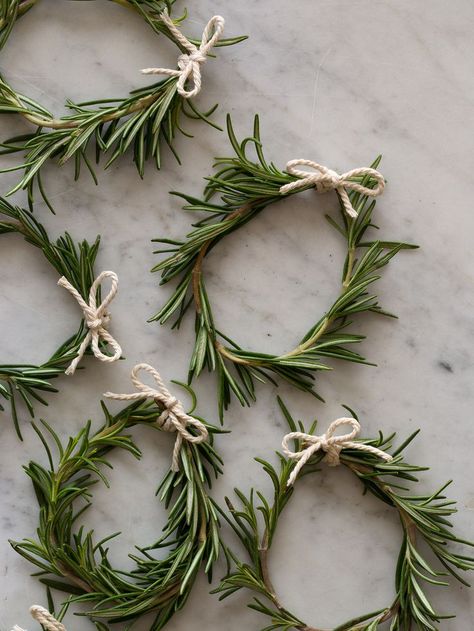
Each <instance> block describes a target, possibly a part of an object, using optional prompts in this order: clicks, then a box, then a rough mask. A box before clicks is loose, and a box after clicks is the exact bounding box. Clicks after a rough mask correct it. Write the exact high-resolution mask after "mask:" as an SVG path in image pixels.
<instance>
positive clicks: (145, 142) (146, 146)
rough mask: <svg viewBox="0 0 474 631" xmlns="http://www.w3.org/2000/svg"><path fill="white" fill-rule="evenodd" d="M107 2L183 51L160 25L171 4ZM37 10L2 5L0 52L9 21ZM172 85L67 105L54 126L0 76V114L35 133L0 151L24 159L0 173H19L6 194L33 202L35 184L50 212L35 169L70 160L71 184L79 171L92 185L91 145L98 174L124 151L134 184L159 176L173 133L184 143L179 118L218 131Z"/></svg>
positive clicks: (16, 1)
mask: <svg viewBox="0 0 474 631" xmlns="http://www.w3.org/2000/svg"><path fill="white" fill-rule="evenodd" d="M77 1H80V0H77ZM110 1H111V2H116V3H118V4H120V5H121V6H124V7H126V8H128V9H131V10H133V11H134V12H136V13H138V14H139V15H140V16H142V17H143V18H144V20H145V21H146V22H147V24H148V25H149V26H150V27H151V28H152V30H153V31H154V32H155V33H156V34H157V35H160V34H164V35H165V36H166V37H168V38H169V39H171V40H172V41H173V42H174V43H175V44H176V46H177V48H178V51H181V52H183V51H182V46H181V45H180V43H179V42H177V41H175V39H174V37H173V35H172V33H170V31H169V29H168V28H167V26H166V24H165V23H164V22H163V21H162V20H161V17H160V16H161V15H162V14H163V12H169V11H170V10H171V8H172V5H173V4H174V2H175V0H110ZM36 2H37V0H27V1H26V2H22V1H21V0H5V2H3V3H2V6H1V7H0V48H1V47H3V46H4V45H5V43H6V41H7V39H8V37H9V35H10V32H11V30H12V28H13V25H14V23H15V21H16V20H17V19H18V18H19V17H21V16H22V15H24V14H25V13H26V12H27V11H28V10H29V9H30V8H32V7H33V6H34V4H36ZM184 17H185V16H182V17H180V18H178V19H177V20H175V23H176V24H180V23H181V22H182V21H183V19H184ZM244 39H245V37H235V38H229V39H222V40H220V41H219V42H218V43H217V44H216V45H217V46H229V45H232V44H235V43H238V42H240V41H242V40H244ZM190 41H193V40H190ZM137 72H138V69H137ZM177 81H178V80H177V78H176V77H170V78H165V79H163V80H160V81H158V82H156V83H154V84H152V85H150V86H147V87H146V88H139V89H137V90H133V91H132V92H130V94H129V95H128V96H127V97H125V98H119V99H115V98H112V99H95V100H91V101H88V102H84V103H73V102H72V101H70V100H68V101H67V103H66V104H67V107H68V109H69V110H71V114H68V115H65V116H62V117H60V118H57V117H55V116H54V115H53V114H52V113H51V112H50V111H49V110H47V109H46V108H44V107H43V106H42V105H41V104H39V103H38V102H36V101H34V100H33V99H31V98H29V97H27V96H25V95H22V94H19V93H17V92H16V90H15V89H14V88H13V87H11V85H10V84H9V83H8V82H7V81H6V79H5V78H4V77H2V76H0V113H2V112H3V113H8V114H11V113H17V114H19V115H21V116H22V117H23V118H25V120H26V121H27V122H28V123H30V124H32V125H34V126H36V127H37V129H36V130H35V131H34V132H30V133H27V134H24V135H21V136H17V137H15V138H11V139H9V140H7V141H6V142H4V143H3V145H2V147H3V150H2V151H1V152H0V154H1V153H3V154H9V153H17V152H23V153H24V154H25V159H24V162H23V163H22V164H21V165H19V166H15V167H12V168H9V169H4V170H3V172H6V171H16V170H20V171H22V172H23V175H22V177H21V179H20V181H19V182H18V183H17V184H16V186H14V187H13V188H12V190H11V191H9V193H8V194H13V193H14V192H16V191H18V190H20V189H24V190H27V191H28V194H29V198H30V200H32V199H33V195H34V185H35V182H36V183H37V185H38V189H39V191H40V193H41V195H42V197H43V199H44V201H45V202H46V204H47V205H48V206H50V202H49V200H48V197H47V195H46V193H45V190H44V187H43V184H42V181H41V168H42V167H43V165H44V164H45V162H47V161H48V160H49V159H50V158H52V159H55V160H56V161H57V162H58V163H59V165H63V164H64V163H65V162H67V161H69V160H73V161H74V163H75V177H76V179H77V178H78V177H79V175H80V171H81V168H82V166H85V167H86V168H87V170H88V171H89V172H90V173H91V175H92V177H93V178H94V181H96V182H97V178H96V174H95V170H94V165H93V162H92V161H91V159H90V156H89V155H88V148H89V146H90V145H91V144H93V145H94V146H95V158H96V162H97V163H98V162H99V160H100V157H101V156H102V155H104V156H107V161H106V164H105V168H107V167H108V166H110V165H111V164H113V163H114V162H115V161H116V160H117V158H119V157H120V156H122V155H123V154H125V153H126V152H127V151H128V150H129V149H130V150H132V151H133V161H134V162H135V165H136V168H137V171H138V173H139V175H140V177H143V174H144V170H145V162H146V161H147V160H149V159H150V160H153V161H154V162H155V165H156V167H157V168H158V169H159V168H160V167H161V155H162V146H163V145H166V146H168V147H169V148H170V150H171V151H172V153H173V154H174V155H175V157H176V159H177V160H178V162H179V157H178V155H177V154H176V151H175V149H174V147H173V141H174V138H175V136H176V133H177V132H178V131H180V132H181V133H183V134H184V135H186V136H190V134H189V133H187V132H186V131H185V130H184V129H183V128H182V125H181V119H182V116H183V115H184V116H186V117H188V118H193V119H200V120H203V121H205V122H206V123H208V124H209V125H211V126H213V127H216V128H217V129H219V127H218V126H217V125H216V124H215V123H213V122H212V121H211V119H210V116H211V115H212V113H213V112H214V111H215V109H216V107H217V105H216V106H214V107H212V108H211V109H209V110H208V111H201V110H200V109H198V107H197V106H196V105H195V104H194V103H193V102H192V100H190V99H189V100H187V99H184V98H183V97H182V96H180V94H178V91H177ZM50 207H51V206H50Z"/></svg>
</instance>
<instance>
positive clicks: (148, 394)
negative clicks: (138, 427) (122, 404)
mask: <svg viewBox="0 0 474 631" xmlns="http://www.w3.org/2000/svg"><path fill="white" fill-rule="evenodd" d="M142 370H144V371H145V372H147V373H148V374H149V375H151V376H152V377H153V379H154V381H155V383H156V385H157V386H158V387H157V388H153V387H151V386H148V385H146V384H145V383H143V382H142V381H141V380H140V379H139V377H138V374H139V373H140V371H142ZM130 378H131V380H132V383H133V385H134V386H135V387H136V388H137V390H138V392H133V393H131V394H116V393H114V392H106V393H105V394H104V397H107V398H108V399H117V400H119V401H137V400H140V399H153V400H154V401H155V402H156V403H158V404H159V405H162V406H163V407H164V410H163V412H162V413H161V414H160V416H159V417H158V418H157V421H156V422H157V423H158V424H159V425H160V427H161V429H163V430H164V431H165V432H177V436H176V441H175V444H174V449H173V458H172V463H171V469H172V471H179V453H180V451H181V447H182V444H183V440H186V441H187V442H189V443H194V444H197V443H202V442H203V441H205V440H206V439H207V438H208V435H209V433H208V431H207V428H206V426H205V425H204V423H202V422H201V421H200V420H199V419H197V418H194V416H190V415H189V414H188V413H187V412H185V410H184V408H183V405H182V403H181V401H180V400H179V399H177V398H176V397H174V396H173V395H172V394H171V393H170V391H169V390H168V389H167V387H166V386H165V384H164V382H163V379H162V378H161V375H160V373H159V372H158V371H157V370H156V369H155V368H153V366H150V365H149V364H137V365H136V366H135V367H134V368H133V370H132V372H131V374H130ZM188 426H192V427H194V429H195V430H196V431H197V434H191V432H189V431H188V429H187V428H188Z"/></svg>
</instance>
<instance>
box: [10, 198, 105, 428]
mask: <svg viewBox="0 0 474 631" xmlns="http://www.w3.org/2000/svg"><path fill="white" fill-rule="evenodd" d="M8 233H17V234H19V235H21V236H22V237H24V239H25V241H27V243H30V244H31V245H33V246H34V247H36V248H38V249H39V250H40V251H41V252H42V254H43V256H44V257H45V259H46V260H47V261H48V263H49V264H50V265H51V266H52V267H53V268H54V269H55V270H56V271H57V273H58V275H59V276H65V277H66V278H67V280H68V281H69V282H70V283H71V284H72V285H73V286H74V287H75V288H76V289H77V291H78V292H79V293H80V294H81V295H82V297H83V298H84V299H86V300H87V299H88V297H89V291H90V288H91V285H92V283H93V282H94V278H95V274H94V264H95V260H96V257H97V252H98V249H99V242H100V239H99V237H97V239H96V240H95V242H94V243H93V244H92V245H91V244H89V243H88V242H87V241H85V240H84V241H81V242H80V243H75V242H74V241H73V239H72V237H71V235H70V234H69V233H67V232H65V233H64V235H63V236H61V237H59V239H57V240H56V241H55V242H53V241H50V239H49V236H48V234H47V232H46V230H45V229H44V227H43V226H42V225H41V224H40V223H39V221H38V220H37V219H35V217H34V216H33V215H32V214H31V212H30V211H28V210H25V209H24V208H19V207H18V206H12V205H11V204H9V203H8V202H7V201H6V200H5V199H2V198H0V235H2V234H8ZM86 335H87V327H86V326H85V324H84V321H81V323H80V325H79V328H78V330H77V332H76V333H75V334H74V335H72V336H71V337H70V338H69V339H67V340H66V341H65V342H64V344H62V345H61V346H60V347H59V348H58V349H57V350H56V351H55V352H54V353H53V355H51V357H50V358H49V359H48V360H47V361H46V362H44V363H43V364H41V365H39V366H34V365H32V364H4V365H0V397H3V398H4V399H6V400H7V401H8V402H9V404H10V407H11V413H12V418H13V422H14V424H15V428H16V431H17V433H18V435H19V436H20V438H21V433H20V426H19V413H18V409H17V399H20V400H21V401H23V403H24V404H25V406H26V408H27V410H28V412H29V414H30V415H31V416H34V407H33V405H34V402H35V401H38V402H40V403H42V404H43V405H47V402H46V400H45V399H44V398H43V395H42V393H45V392H57V390H56V388H54V387H53V386H52V385H51V380H52V379H55V378H56V377H58V376H59V375H61V374H63V373H64V371H65V370H66V368H67V367H68V365H69V364H70V363H71V361H72V360H73V359H74V357H76V355H77V352H78V349H79V347H80V345H81V343H82V341H83V340H84V337H85V336H86ZM3 409H4V408H3V407H2V406H1V405H0V410H3Z"/></svg>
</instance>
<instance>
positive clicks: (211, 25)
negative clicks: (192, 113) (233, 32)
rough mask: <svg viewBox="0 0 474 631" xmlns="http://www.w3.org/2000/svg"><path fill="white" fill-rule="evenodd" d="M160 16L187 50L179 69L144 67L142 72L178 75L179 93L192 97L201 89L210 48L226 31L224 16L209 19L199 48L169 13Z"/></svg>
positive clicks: (179, 61) (170, 75)
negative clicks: (190, 86) (191, 85)
mask: <svg viewBox="0 0 474 631" xmlns="http://www.w3.org/2000/svg"><path fill="white" fill-rule="evenodd" d="M160 18H161V20H162V22H164V23H165V24H166V26H167V28H168V30H169V31H170V33H171V34H172V35H173V37H174V38H175V39H176V41H177V42H178V44H180V45H181V46H182V47H183V48H184V49H185V50H186V51H187V52H185V53H182V54H181V55H180V56H179V57H178V70H173V69H170V68H144V69H143V70H142V73H143V74H162V75H166V76H168V77H178V83H177V90H178V94H180V95H181V96H182V97H183V98H185V99H190V98H192V97H193V96H196V95H197V94H198V93H199V92H200V91H201V85H202V82H201V65H202V64H203V63H205V62H206V60H207V56H208V54H209V52H210V50H211V49H212V48H213V47H214V46H215V45H216V43H217V42H218V40H219V39H220V38H221V36H222V33H223V32H224V24H225V21H224V18H223V17H221V16H220V15H215V16H214V17H212V18H211V19H210V20H209V22H208V23H207V24H206V27H205V29H204V32H203V34H202V39H201V44H200V46H199V48H197V46H196V45H195V44H193V43H192V42H190V41H189V40H188V38H187V37H185V36H184V35H183V34H182V33H181V31H180V30H179V29H178V28H177V27H176V25H175V23H174V22H173V20H171V18H170V17H169V16H168V14H167V13H162V14H161V16H160ZM191 79H192V83H193V87H192V88H191V89H190V90H187V89H186V87H185V86H186V83H187V81H189V80H191Z"/></svg>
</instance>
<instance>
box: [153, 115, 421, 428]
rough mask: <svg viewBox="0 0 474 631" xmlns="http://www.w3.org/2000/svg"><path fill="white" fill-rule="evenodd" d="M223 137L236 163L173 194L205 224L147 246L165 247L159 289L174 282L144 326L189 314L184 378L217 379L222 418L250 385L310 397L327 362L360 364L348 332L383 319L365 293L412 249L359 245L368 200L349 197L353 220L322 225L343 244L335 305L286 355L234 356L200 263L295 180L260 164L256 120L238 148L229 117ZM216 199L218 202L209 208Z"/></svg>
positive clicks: (247, 396) (369, 219) (247, 394)
mask: <svg viewBox="0 0 474 631" xmlns="http://www.w3.org/2000/svg"><path fill="white" fill-rule="evenodd" d="M227 130H228V134H229V139H230V142H231V145H232V148H233V150H234V153H235V155H234V156H233V157H228V158H219V159H217V161H216V168H217V172H216V173H215V175H213V176H212V177H210V178H208V185H207V187H206V189H205V193H204V196H203V198H202V199H198V198H194V197H191V196H189V195H184V194H182V193H174V194H175V195H178V196H180V197H182V198H183V199H184V200H185V201H186V202H187V205H186V206H185V209H186V210H189V211H192V212H204V213H206V216H205V217H204V218H203V219H201V220H200V221H198V222H197V223H195V224H193V225H194V229H193V230H192V231H191V232H190V233H189V234H188V235H187V237H186V240H185V241H175V240H172V239H164V238H159V239H155V240H154V241H156V242H157V243H161V244H165V246H166V247H165V248H164V249H161V250H158V251H157V253H159V254H162V253H168V256H167V258H165V259H164V260H163V261H161V262H160V263H158V264H157V265H156V266H155V267H154V268H153V271H154V272H161V276H162V280H161V284H166V283H168V282H169V281H171V280H172V279H177V281H178V282H177V287H176V290H175V291H174V293H173V294H172V296H171V297H170V298H169V300H168V301H167V302H166V304H165V305H164V306H163V307H162V308H161V309H160V310H159V311H158V312H157V313H156V314H155V315H154V316H153V317H152V318H151V320H152V321H153V320H156V321H158V322H160V323H161V324H164V323H165V322H167V321H168V320H170V319H171V318H175V323H174V326H177V327H179V325H180V323H181V321H182V318H183V316H184V314H185V313H186V312H187V311H188V310H189V309H194V311H195V330H196V341H195V346H194V352H193V354H192V357H191V360H190V366H189V377H190V381H191V380H192V379H193V378H194V377H197V376H199V375H200V373H201V372H202V371H203V369H204V368H207V369H208V370H210V371H216V373H217V379H218V399H219V413H220V416H221V418H222V416H223V411H224V409H227V407H228V405H229V403H230V401H231V397H232V394H234V395H235V396H236V397H237V399H238V400H239V401H240V403H241V404H242V405H249V404H250V402H251V401H253V400H255V382H256V381H262V380H264V379H269V380H270V381H273V379H272V376H276V377H279V378H281V379H284V380H286V381H288V382H289V383H291V384H292V385H294V386H295V387H297V388H299V389H300V390H304V391H307V392H312V393H313V394H316V393H315V392H314V390H313V380H314V376H313V373H315V372H318V371H321V370H330V367H329V366H328V365H327V364H326V363H325V359H326V358H336V359H342V360H345V361H351V362H356V363H367V361H366V359H365V357H363V356H362V355H361V354H359V353H358V352H356V351H354V350H353V349H352V348H351V347H352V346H353V345H354V344H358V343H359V342H361V340H363V339H364V336H363V335H360V334H357V333H353V332H348V331H347V327H348V326H349V325H350V324H351V321H352V318H353V317H354V315H356V314H361V313H368V312H375V313H379V314H384V315H389V314H387V313H386V312H384V311H383V309H382V307H381V306H380V305H379V304H378V300H377V296H376V295H375V294H373V293H372V285H373V284H374V283H375V282H376V281H377V280H378V279H379V277H380V270H381V269H382V268H383V267H385V266H386V265H387V264H388V263H389V261H390V260H391V259H392V258H393V257H394V256H395V255H396V254H398V252H399V251H400V250H403V249H410V248H415V247H416V246H414V245H411V244H408V243H403V242H398V241H390V240H382V239H378V240H373V239H370V238H369V239H366V233H367V231H368V230H369V228H375V227H376V226H374V224H373V213H374V209H375V200H371V199H370V198H369V197H368V196H366V195H361V194H359V193H354V192H352V193H351V194H350V198H351V202H352V205H353V207H354V208H355V209H356V210H357V212H358V217H357V219H355V220H352V219H350V218H348V217H347V215H346V214H345V212H344V209H343V207H342V205H341V219H340V221H339V222H336V221H335V220H334V219H333V218H332V217H329V216H327V220H328V222H329V223H330V225H331V226H332V227H333V228H334V229H335V230H336V233H337V234H338V235H339V236H341V237H342V238H343V239H344V241H345V243H346V247H347V254H346V259H345V262H344V266H343V271H342V286H341V292H340V295H339V297H338V298H337V299H336V301H335V302H334V304H333V305H332V306H331V307H330V308H329V309H328V310H327V311H326V313H325V314H324V315H323V316H322V317H320V318H319V319H318V320H317V321H316V323H315V324H314V325H313V326H312V327H311V329H310V330H309V331H308V332H307V333H306V335H304V336H303V338H302V339H301V340H300V342H299V343H298V344H297V346H296V347H295V348H294V349H292V350H290V351H289V352H286V353H283V354H275V355H273V354H268V353H261V352H259V351H250V350H246V349H243V348H241V347H240V346H239V345H238V344H237V343H236V342H235V341H233V340H231V339H230V338H229V337H228V336H227V335H226V334H224V333H223V332H222V331H221V330H220V329H219V328H218V327H217V326H216V324H215V322H214V316H213V312H212V305H211V302H210V299H209V296H208V294H207V291H206V287H205V281H204V272H203V262H204V259H205V257H206V256H207V254H208V253H209V252H210V251H211V250H212V249H213V248H214V247H215V246H216V245H217V244H218V243H219V242H220V241H221V240H222V239H224V237H225V236H226V235H228V234H230V233H232V232H234V231H235V230H238V229H239V228H240V227H241V226H243V225H245V224H246V223H248V222H249V221H251V220H252V219H253V218H254V217H256V216H257V215H258V214H259V213H260V212H261V211H262V210H263V209H264V208H266V207H267V206H269V205H270V204H272V203H274V202H276V201H279V200H280V199H281V198H282V197H283V195H282V194H281V193H280V187H281V186H282V185H284V184H287V183H288V182H292V181H294V180H296V179H297V178H295V177H294V176H292V175H289V174H288V173H285V172H282V171H280V170H279V169H277V167H276V166H275V165H274V164H273V163H267V161H266V159H265V157H264V154H263V148H262V142H261V139H260V130H259V119H258V117H255V123H254V130H253V135H252V136H251V137H249V138H245V139H244V140H243V141H242V142H238V140H237V138H236V136H235V133H234V130H233V127H232V122H231V119H230V117H228V118H227ZM249 146H250V148H252V149H253V150H254V151H255V153H256V154H257V157H258V162H254V161H253V160H252V159H250V158H249V157H248V155H247V154H248V151H249ZM379 162H380V157H378V158H377V159H376V160H375V161H374V163H373V164H372V167H374V168H375V167H377V165H378V164H379ZM361 181H362V183H363V184H364V185H365V186H368V187H373V186H374V184H375V182H374V181H373V180H371V178H370V177H366V178H364V179H363V180H361ZM307 188H309V186H308V187H307ZM292 194H296V193H294V192H293V193H289V194H288V195H285V197H289V196H290V195H292ZM216 196H217V197H219V199H218V200H217V201H215V200H214V197H216ZM169 253H171V254H169ZM316 396H318V395H316Z"/></svg>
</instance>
